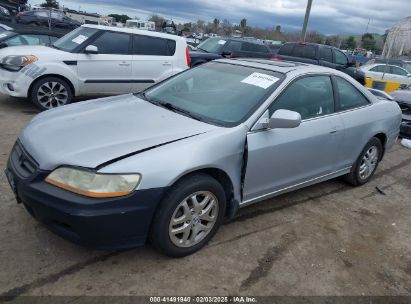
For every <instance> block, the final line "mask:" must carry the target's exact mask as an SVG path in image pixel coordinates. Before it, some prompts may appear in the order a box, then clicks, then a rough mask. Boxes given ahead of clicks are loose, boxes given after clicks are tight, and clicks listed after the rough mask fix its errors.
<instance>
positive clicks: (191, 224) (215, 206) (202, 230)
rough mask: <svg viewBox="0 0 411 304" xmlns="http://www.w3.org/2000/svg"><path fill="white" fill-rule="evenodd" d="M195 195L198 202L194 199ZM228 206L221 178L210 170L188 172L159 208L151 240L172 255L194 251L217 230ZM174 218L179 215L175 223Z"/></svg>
mask: <svg viewBox="0 0 411 304" xmlns="http://www.w3.org/2000/svg"><path fill="white" fill-rule="evenodd" d="M193 196H195V201H197V204H196V205H195V204H194V200H193V199H191V197H193ZM207 199H208V201H207ZM195 206H197V208H195ZM196 209H197V211H196ZM225 209H226V197H225V193H224V189H223V187H222V186H221V185H220V183H219V182H218V181H217V180H215V179H214V178H212V177H210V176H209V175H206V174H195V175H190V176H187V177H185V178H183V179H181V180H180V181H178V182H177V183H176V184H175V185H174V186H173V187H172V188H171V189H170V191H169V192H168V193H167V194H166V195H165V197H164V198H163V200H162V202H161V203H160V205H159V207H158V208H157V211H156V214H155V216H154V219H153V221H152V224H151V231H150V241H151V243H152V245H153V246H154V247H155V248H157V249H158V250H159V251H161V252H162V253H164V254H166V255H168V256H170V257H182V256H186V255H189V254H192V253H194V252H196V251H198V250H200V249H201V248H202V247H203V246H204V245H206V244H207V243H208V242H209V240H210V239H211V238H212V237H213V236H214V234H215V233H216V232H217V230H218V228H219V227H220V225H221V223H222V221H223V218H224V214H225ZM173 219H177V220H176V222H175V223H172V220H173ZM206 219H207V220H206ZM178 231H181V233H177V232H178Z"/></svg>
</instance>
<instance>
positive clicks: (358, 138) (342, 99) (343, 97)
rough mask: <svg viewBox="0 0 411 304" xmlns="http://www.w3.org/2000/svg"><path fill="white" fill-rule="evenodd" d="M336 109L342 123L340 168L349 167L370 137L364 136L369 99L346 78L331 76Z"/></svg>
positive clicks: (338, 161)
mask: <svg viewBox="0 0 411 304" xmlns="http://www.w3.org/2000/svg"><path fill="white" fill-rule="evenodd" d="M333 81H334V83H335V91H336V94H335V96H336V97H337V111H338V112H339V116H340V117H341V119H342V122H343V125H344V137H343V140H342V141H341V146H340V151H339V154H338V156H339V159H338V160H336V163H337V164H338V165H339V166H340V167H341V168H346V167H351V166H352V164H353V163H354V162H355V160H356V159H357V157H358V155H359V154H360V152H361V150H362V149H363V148H364V146H365V144H366V143H367V142H368V140H369V139H370V138H365V137H364V135H365V134H366V130H367V129H369V128H368V124H369V118H370V115H369V113H370V111H369V106H371V103H370V101H369V100H368V99H367V97H365V96H364V95H363V94H362V93H361V92H360V91H359V90H358V89H357V88H356V87H355V86H354V85H352V84H351V83H350V82H349V81H348V80H346V79H343V78H341V77H339V76H333Z"/></svg>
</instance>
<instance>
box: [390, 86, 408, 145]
mask: <svg viewBox="0 0 411 304" xmlns="http://www.w3.org/2000/svg"><path fill="white" fill-rule="evenodd" d="M390 95H391V96H392V97H393V98H394V100H395V101H396V102H397V103H398V104H399V106H400V108H401V111H402V122H401V126H400V136H401V137H403V138H407V139H411V90H397V91H394V92H392V93H391V94H390Z"/></svg>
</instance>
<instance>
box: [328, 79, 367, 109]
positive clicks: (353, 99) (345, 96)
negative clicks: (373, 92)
mask: <svg viewBox="0 0 411 304" xmlns="http://www.w3.org/2000/svg"><path fill="white" fill-rule="evenodd" d="M334 79H335V82H336V84H337V94H338V97H339V101H340V110H341V111H345V110H349V109H353V108H358V107H362V106H365V105H368V104H369V101H368V100H367V98H365V97H364V95H362V94H361V92H360V91H359V90H358V89H357V88H356V87H354V86H353V85H352V84H351V83H349V82H348V81H347V80H345V79H342V78H340V77H335V78H334Z"/></svg>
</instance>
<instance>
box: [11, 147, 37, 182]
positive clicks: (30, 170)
mask: <svg viewBox="0 0 411 304" xmlns="http://www.w3.org/2000/svg"><path fill="white" fill-rule="evenodd" d="M10 162H11V164H12V166H13V168H14V169H15V170H16V173H17V174H18V175H19V176H21V177H22V178H28V177H30V176H31V175H33V174H34V172H36V170H37V169H38V167H39V165H38V163H37V162H36V161H35V160H34V159H33V157H31V156H30V155H29V154H28V153H27V152H26V151H25V150H24V148H23V146H22V145H21V143H20V142H18V141H17V142H16V143H15V144H14V147H13V149H12V150H11V155H10Z"/></svg>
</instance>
